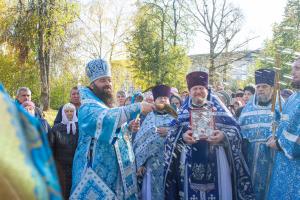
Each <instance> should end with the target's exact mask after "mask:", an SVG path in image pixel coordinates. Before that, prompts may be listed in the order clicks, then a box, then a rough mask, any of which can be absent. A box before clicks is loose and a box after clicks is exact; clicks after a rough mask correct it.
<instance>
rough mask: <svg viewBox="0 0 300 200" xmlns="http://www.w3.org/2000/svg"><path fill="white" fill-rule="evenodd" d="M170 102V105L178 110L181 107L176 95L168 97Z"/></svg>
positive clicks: (179, 99)
mask: <svg viewBox="0 0 300 200" xmlns="http://www.w3.org/2000/svg"><path fill="white" fill-rule="evenodd" d="M170 103H171V105H172V107H173V108H174V109H175V110H176V111H177V112H178V111H179V109H180V107H181V104H182V102H181V98H180V97H179V96H178V95H174V94H173V95H172V96H171V97H170Z"/></svg>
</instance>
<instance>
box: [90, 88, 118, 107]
mask: <svg viewBox="0 0 300 200" xmlns="http://www.w3.org/2000/svg"><path fill="white" fill-rule="evenodd" d="M93 86H94V88H93V89H91V90H92V91H93V92H94V93H95V95H96V96H97V97H99V99H101V100H102V101H103V102H104V103H105V105H107V106H108V107H109V108H112V107H113V104H114V96H113V94H112V92H107V91H105V89H108V88H109V86H106V87H104V88H98V87H97V86H96V85H95V84H93Z"/></svg>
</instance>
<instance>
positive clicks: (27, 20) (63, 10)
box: [2, 0, 77, 110]
mask: <svg viewBox="0 0 300 200" xmlns="http://www.w3.org/2000/svg"><path fill="white" fill-rule="evenodd" d="M76 12H77V7H76V4H75V3H69V2H67V1H64V0H38V1H33V0H30V1H22V0H20V1H17V3H16V4H13V5H12V7H11V8H10V9H9V13H7V15H6V16H7V19H8V20H9V21H10V22H11V23H9V24H8V25H7V26H6V29H5V31H4V33H3V35H2V38H4V41H6V42H8V43H9V44H11V45H12V46H13V47H14V48H15V49H16V50H17V51H18V52H19V60H20V64H21V65H22V64H24V63H25V62H26V60H27V56H28V55H29V54H30V52H33V53H34V54H35V56H36V57H37V63H38V66H39V74H40V85H41V86H40V88H41V91H40V92H41V95H40V101H41V108H42V109H43V110H47V109H48V108H49V106H50V101H49V100H50V96H49V95H50V65H51V54H52V52H53V49H55V48H56V47H57V45H58V44H59V42H58V41H60V40H62V38H63V37H64V33H65V28H66V27H67V25H68V24H70V23H72V22H73V21H74V18H75V16H76V15H77V13H76ZM12 16H13V17H12Z"/></svg>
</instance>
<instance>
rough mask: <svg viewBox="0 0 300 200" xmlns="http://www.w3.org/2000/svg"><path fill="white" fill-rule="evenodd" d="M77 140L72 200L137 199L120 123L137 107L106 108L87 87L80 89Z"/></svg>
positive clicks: (132, 167)
mask: <svg viewBox="0 0 300 200" xmlns="http://www.w3.org/2000/svg"><path fill="white" fill-rule="evenodd" d="M79 93H80V98H81V107H80V108H79V111H78V126H79V133H80V135H79V141H78V146H77V149H76V153H75V157H74V162H73V181H72V182H73V183H72V193H71V197H70V198H71V199H99V200H100V199H126V200H127V199H136V194H137V186H136V175H135V173H136V168H135V164H134V155H133V151H132V148H131V145H130V141H128V140H126V137H123V136H124V133H125V128H123V127H122V128H120V126H121V124H123V123H124V122H126V121H127V120H130V119H134V118H135V117H136V115H137V114H138V113H140V109H141V106H140V104H132V105H129V106H124V107H118V108H108V107H107V106H106V105H105V104H104V103H103V102H102V101H101V99H99V98H98V97H97V96H96V95H95V94H94V93H93V92H92V90H90V89H89V88H80V89H79Z"/></svg>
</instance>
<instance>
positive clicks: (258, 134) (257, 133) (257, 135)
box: [256, 131, 260, 139]
mask: <svg viewBox="0 0 300 200" xmlns="http://www.w3.org/2000/svg"><path fill="white" fill-rule="evenodd" d="M259 136H260V131H257V132H256V139H257V138H258V137H259Z"/></svg>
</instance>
